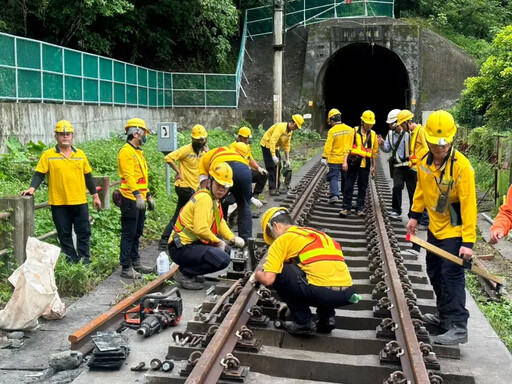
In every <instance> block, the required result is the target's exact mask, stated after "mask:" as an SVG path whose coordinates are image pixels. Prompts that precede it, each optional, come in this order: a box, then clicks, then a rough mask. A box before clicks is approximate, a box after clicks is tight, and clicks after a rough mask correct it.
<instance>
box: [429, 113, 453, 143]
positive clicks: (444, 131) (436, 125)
mask: <svg viewBox="0 0 512 384" xmlns="http://www.w3.org/2000/svg"><path fill="white" fill-rule="evenodd" d="M456 133H457V126H456V125H455V120H453V116H452V115H451V114H450V113H449V112H446V111H435V112H432V114H431V115H430V116H429V117H428V120H427V125H425V139H426V140H427V142H428V143H430V144H435V145H446V144H449V143H451V142H452V141H453V137H454V136H455V134H456Z"/></svg>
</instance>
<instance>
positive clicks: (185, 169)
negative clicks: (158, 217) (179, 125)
mask: <svg viewBox="0 0 512 384" xmlns="http://www.w3.org/2000/svg"><path fill="white" fill-rule="evenodd" d="M191 136H192V142H191V143H190V144H187V145H184V146H182V147H180V148H178V149H177V150H176V151H174V152H171V153H169V154H168V155H167V156H165V158H164V161H165V162H166V163H167V164H169V166H170V167H171V168H172V169H173V170H174V172H176V176H175V177H174V190H175V191H176V195H177V196H178V202H177V203H176V209H175V211H174V215H173V216H172V218H171V221H170V222H169V224H167V227H166V228H165V230H164V232H163V233H162V236H161V239H160V243H159V244H158V249H167V243H168V242H169V236H170V235H171V232H172V229H173V228H174V224H175V223H176V219H177V218H178V215H179V213H180V209H181V208H182V207H183V206H184V205H185V204H186V203H187V201H188V200H189V199H190V198H191V197H192V195H193V194H194V193H195V192H196V191H197V190H198V189H199V161H200V160H201V159H202V157H203V155H204V154H205V151H204V148H205V145H206V140H207V137H208V133H207V132H206V129H205V127H203V126H202V125H200V124H197V125H194V126H193V127H192V135H191ZM176 161H178V162H179V165H178V166H177V165H176Z"/></svg>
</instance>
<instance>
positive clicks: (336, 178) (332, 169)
mask: <svg viewBox="0 0 512 384" xmlns="http://www.w3.org/2000/svg"><path fill="white" fill-rule="evenodd" d="M340 174H341V188H340ZM345 175H346V172H345V171H343V164H331V163H329V172H327V175H326V178H327V182H328V183H329V197H333V196H338V197H340V190H341V193H343V190H344V189H345V177H346V176H345Z"/></svg>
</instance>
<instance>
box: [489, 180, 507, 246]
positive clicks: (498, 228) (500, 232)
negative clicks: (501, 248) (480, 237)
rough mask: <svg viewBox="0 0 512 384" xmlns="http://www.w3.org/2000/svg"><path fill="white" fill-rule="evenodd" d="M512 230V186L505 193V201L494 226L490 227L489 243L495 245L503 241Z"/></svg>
mask: <svg viewBox="0 0 512 384" xmlns="http://www.w3.org/2000/svg"><path fill="white" fill-rule="evenodd" d="M511 228H512V186H511V187H509V189H508V193H507V201H506V202H505V204H503V205H502V206H501V207H500V211H499V212H498V215H497V216H496V217H495V218H494V224H493V225H492V227H491V238H490V240H489V242H490V243H491V244H496V243H497V242H498V241H500V240H501V239H503V238H504V237H505V236H506V235H507V233H509V231H510V229H511Z"/></svg>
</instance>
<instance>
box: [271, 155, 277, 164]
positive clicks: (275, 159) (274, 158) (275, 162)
mask: <svg viewBox="0 0 512 384" xmlns="http://www.w3.org/2000/svg"><path fill="white" fill-rule="evenodd" d="M272 161H273V162H274V164H275V165H277V164H279V157H277V156H276V155H274V156H272Z"/></svg>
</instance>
